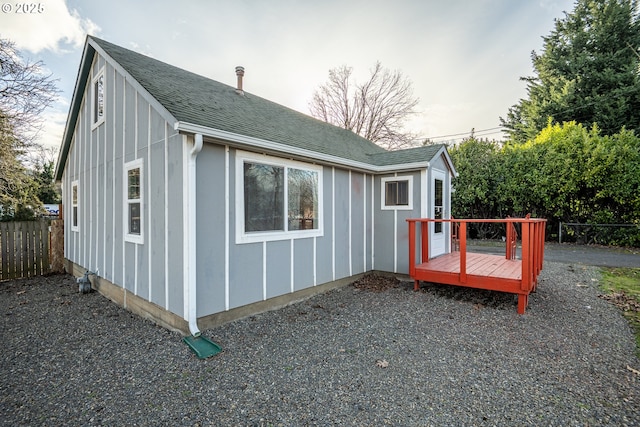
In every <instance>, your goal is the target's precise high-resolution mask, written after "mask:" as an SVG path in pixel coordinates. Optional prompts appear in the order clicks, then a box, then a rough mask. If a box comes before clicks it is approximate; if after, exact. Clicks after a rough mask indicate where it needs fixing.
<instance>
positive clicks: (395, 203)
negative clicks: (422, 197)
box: [380, 176, 413, 210]
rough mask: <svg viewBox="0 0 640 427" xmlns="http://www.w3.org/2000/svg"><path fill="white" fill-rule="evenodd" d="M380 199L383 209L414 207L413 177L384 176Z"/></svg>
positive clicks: (408, 208)
mask: <svg viewBox="0 0 640 427" xmlns="http://www.w3.org/2000/svg"><path fill="white" fill-rule="evenodd" d="M380 200H381V202H382V203H381V204H382V206H381V208H382V209H398V210H410V209H413V177H412V176H392V177H387V178H382V180H381V195H380Z"/></svg>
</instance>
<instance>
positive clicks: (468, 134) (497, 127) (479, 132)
mask: <svg viewBox="0 0 640 427" xmlns="http://www.w3.org/2000/svg"><path fill="white" fill-rule="evenodd" d="M498 129H504V127H503V126H496V127H493V128H487V129H478V130H475V129H472V130H470V131H467V132H461V133H452V134H449V135H439V136H428V137H426V138H425V139H428V140H430V141H433V140H434V139H442V138H454V137H466V136H470V135H471V134H472V133H473V135H476V136H477V135H480V134H483V133H484V135H491V134H495V133H500V132H502V130H498ZM490 131H493V132H490ZM487 132H488V133H487ZM454 139H459V138H454Z"/></svg>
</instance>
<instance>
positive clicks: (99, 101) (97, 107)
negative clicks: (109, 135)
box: [93, 75, 104, 123]
mask: <svg viewBox="0 0 640 427" xmlns="http://www.w3.org/2000/svg"><path fill="white" fill-rule="evenodd" d="M93 95H94V104H93V108H94V110H93V121H94V123H96V122H99V121H100V119H102V117H103V116H104V75H100V77H98V79H97V80H96V82H95V86H94V89H93Z"/></svg>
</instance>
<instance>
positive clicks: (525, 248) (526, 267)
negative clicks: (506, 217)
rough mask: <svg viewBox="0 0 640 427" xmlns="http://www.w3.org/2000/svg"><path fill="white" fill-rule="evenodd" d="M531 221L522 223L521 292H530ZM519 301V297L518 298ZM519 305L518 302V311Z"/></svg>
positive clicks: (526, 220) (527, 220)
mask: <svg viewBox="0 0 640 427" xmlns="http://www.w3.org/2000/svg"><path fill="white" fill-rule="evenodd" d="M530 227H531V220H530V219H525V220H523V221H522V284H521V286H520V289H522V290H523V291H528V290H531V255H532V254H531V246H530V240H531V233H530ZM518 301H520V297H518ZM519 306H520V303H519V302H518V309H519Z"/></svg>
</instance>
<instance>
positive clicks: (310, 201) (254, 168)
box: [236, 151, 323, 243]
mask: <svg viewBox="0 0 640 427" xmlns="http://www.w3.org/2000/svg"><path fill="white" fill-rule="evenodd" d="M321 212H322V167H321V166H317V165H312V164H308V163H302V162H296V161H292V160H285V159H280V158H275V157H269V156H265V155H260V154H253V153H248V152H241V151H239V152H238V153H237V156H236V241H237V242H238V243H250V242H261V241H270V240H284V239H290V238H296V237H300V238H303V237H313V236H321V235H322V232H323V231H322V218H321Z"/></svg>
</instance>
